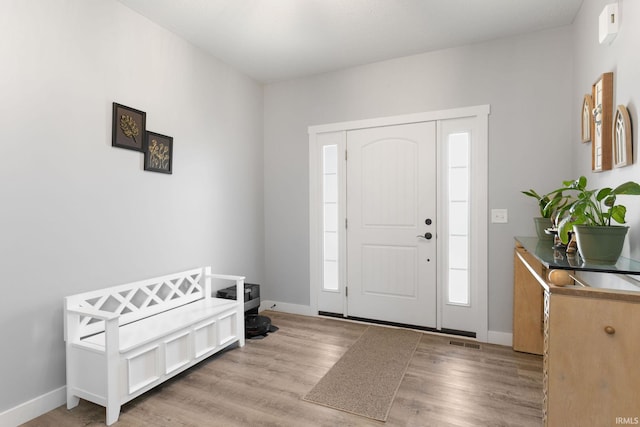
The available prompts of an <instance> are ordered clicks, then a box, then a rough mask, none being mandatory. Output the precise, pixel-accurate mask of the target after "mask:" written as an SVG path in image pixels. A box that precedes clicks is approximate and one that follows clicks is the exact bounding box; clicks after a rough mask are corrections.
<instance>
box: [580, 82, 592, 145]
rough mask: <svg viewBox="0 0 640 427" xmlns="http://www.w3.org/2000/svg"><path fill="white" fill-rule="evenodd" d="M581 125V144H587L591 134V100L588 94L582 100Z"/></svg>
mask: <svg viewBox="0 0 640 427" xmlns="http://www.w3.org/2000/svg"><path fill="white" fill-rule="evenodd" d="M581 123H582V132H581V133H582V142H589V141H591V134H592V133H593V98H592V97H591V95H589V94H586V95H585V96H584V98H583V100H582V112H581Z"/></svg>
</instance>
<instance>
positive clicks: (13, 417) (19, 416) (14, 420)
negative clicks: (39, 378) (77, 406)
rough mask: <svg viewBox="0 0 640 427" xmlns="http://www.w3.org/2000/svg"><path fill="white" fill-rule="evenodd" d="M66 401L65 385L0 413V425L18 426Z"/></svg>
mask: <svg viewBox="0 0 640 427" xmlns="http://www.w3.org/2000/svg"><path fill="white" fill-rule="evenodd" d="M66 403H67V387H66V386H65V387H60V388H58V389H56V390H53V391H50V392H49V393H45V394H43V395H42V396H38V397H36V398H35V399H31V400H29V401H28V402H24V403H21V404H19V405H18V406H16V407H15V408H11V409H7V410H6V411H4V412H2V413H0V426H18V425H20V424H24V423H26V422H27V421H30V420H32V419H34V418H37V417H39V416H40V415H42V414H46V413H47V412H49V411H52V410H54V409H56V408H57V407H58V406H61V405H64V404H66Z"/></svg>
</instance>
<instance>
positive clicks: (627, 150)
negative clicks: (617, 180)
mask: <svg viewBox="0 0 640 427" xmlns="http://www.w3.org/2000/svg"><path fill="white" fill-rule="evenodd" d="M611 138H612V139H613V165H614V166H615V167H617V168H621V167H623V166H628V165H630V164H632V163H633V148H632V147H633V144H632V143H633V141H632V136H631V119H630V118H629V111H628V110H627V107H625V106H624V105H618V108H617V109H616V113H615V114H614V115H613V132H612V134H611Z"/></svg>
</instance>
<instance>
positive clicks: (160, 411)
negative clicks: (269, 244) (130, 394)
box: [25, 312, 542, 427]
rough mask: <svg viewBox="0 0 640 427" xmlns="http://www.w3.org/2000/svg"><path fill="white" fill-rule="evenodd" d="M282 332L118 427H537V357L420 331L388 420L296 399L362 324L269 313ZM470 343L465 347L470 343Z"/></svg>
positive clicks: (64, 419) (85, 418)
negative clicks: (477, 346) (478, 347)
mask: <svg viewBox="0 0 640 427" xmlns="http://www.w3.org/2000/svg"><path fill="white" fill-rule="evenodd" d="M264 314H266V315H268V316H269V317H271V319H272V322H273V324H274V325H276V326H278V327H279V328H280V330H279V331H278V332H275V333H272V334H269V336H268V337H266V338H264V339H251V340H247V343H246V346H245V347H243V348H234V349H231V350H229V351H225V352H223V353H222V354H219V355H216V356H213V357H211V358H209V359H208V360H206V361H204V362H202V363H201V364H199V365H198V366H195V367H194V368H192V369H190V370H188V371H186V372H184V373H183V374H181V375H178V376H177V377H176V378H174V379H172V380H170V381H168V382H166V383H164V384H163V385H161V386H159V387H157V388H155V389H154V390H152V391H150V392H148V393H146V394H144V395H142V396H141V397H139V398H137V399H135V400H133V401H131V402H129V403H128V404H126V405H124V406H123V407H122V411H121V414H120V419H119V421H118V423H117V424H115V426H118V427H129V426H135V427H151V426H153V427H158V426H171V427H174V426H198V427H202V426H224V427H227V426H296V427H298V426H385V425H386V426H421V427H422V426H424V427H426V426H438V427H440V426H469V427H479V426H520V427H525V426H540V425H542V406H541V405H542V404H541V402H542V358H541V357H540V356H534V355H529V354H523V353H517V352H514V351H513V350H512V349H511V348H508V347H502V346H496V345H489V344H481V345H480V349H474V348H470V347H464V346H462V347H461V346H458V345H452V344H450V343H449V342H450V341H451V340H453V341H456V342H461V341H462V342H465V341H464V340H462V339H458V338H450V337H445V336H439V335H433V334H424V335H423V337H422V339H421V341H420V344H419V345H418V348H417V350H416V352H415V354H414V356H413V358H412V360H411V363H410V365H409V368H408V370H407V373H406V375H405V377H404V379H403V380H402V383H401V385H400V388H399V389H398V393H397V395H396V398H395V401H394V403H393V406H392V408H391V411H390V413H389V418H388V420H387V422H386V423H382V422H378V421H373V420H370V419H367V418H363V417H360V416H357V415H351V414H347V413H344V412H341V411H337V410H334V409H330V408H326V407H323V406H319V405H315V404H313V403H309V402H305V401H303V400H302V397H303V396H304V395H305V394H306V393H307V392H308V391H309V390H311V388H312V387H313V386H314V385H315V384H316V383H317V382H318V381H319V380H320V378H322V376H323V375H324V374H325V373H326V372H327V371H328V370H329V369H330V368H331V366H333V364H334V363H335V362H336V361H337V360H338V359H339V358H340V356H342V354H343V353H344V352H345V351H346V350H347V348H348V347H349V346H350V345H351V344H352V343H353V342H354V341H355V340H356V339H357V338H358V337H359V336H360V334H361V333H362V332H363V331H364V329H365V328H366V327H367V325H364V324H359V323H352V322H345V321H341V320H336V319H329V318H315V317H305V316H297V315H291V314H284V313H279V312H265V313H264ZM466 342H470V341H466ZM104 420H105V412H104V408H102V407H100V406H97V405H94V404H91V403H88V402H86V401H82V400H81V402H80V405H79V406H78V407H76V408H74V409H73V410H71V411H68V410H67V409H66V407H65V406H61V407H59V408H57V409H55V410H53V411H51V412H48V413H46V414H44V415H42V416H41V417H38V418H36V419H34V420H32V421H30V422H28V423H27V424H25V426H29V427H35V426H42V427H49V426H50V427H59V426H65V427H74V426H99V425H104Z"/></svg>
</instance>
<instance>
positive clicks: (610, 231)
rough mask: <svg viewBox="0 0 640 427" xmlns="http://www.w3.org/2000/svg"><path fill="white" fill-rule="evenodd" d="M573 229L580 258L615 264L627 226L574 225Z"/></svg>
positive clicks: (591, 261) (590, 261) (620, 251)
mask: <svg viewBox="0 0 640 427" xmlns="http://www.w3.org/2000/svg"><path fill="white" fill-rule="evenodd" d="M573 231H574V232H575V233H576V242H577V243H578V250H579V251H580V255H581V256H582V259H584V260H585V261H586V262H589V263H593V264H615V263H616V262H617V261H618V258H619V257H620V254H621V253H622V246H623V245H624V239H625V237H626V235H627V231H629V227H627V226H626V225H612V226H590V225H574V226H573Z"/></svg>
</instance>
